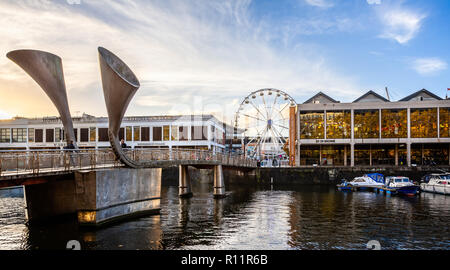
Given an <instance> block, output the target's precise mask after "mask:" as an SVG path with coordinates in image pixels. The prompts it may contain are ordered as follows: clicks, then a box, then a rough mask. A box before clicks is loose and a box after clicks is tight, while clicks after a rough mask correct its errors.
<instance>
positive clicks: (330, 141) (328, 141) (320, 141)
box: [316, 140, 336, 143]
mask: <svg viewBox="0 0 450 270" xmlns="http://www.w3.org/2000/svg"><path fill="white" fill-rule="evenodd" d="M335 142H336V140H316V143H335Z"/></svg>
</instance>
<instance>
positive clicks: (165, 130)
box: [163, 126, 170, 141]
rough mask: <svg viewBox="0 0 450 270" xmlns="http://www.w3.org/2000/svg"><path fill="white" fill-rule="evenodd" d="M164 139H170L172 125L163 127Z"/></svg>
mask: <svg viewBox="0 0 450 270" xmlns="http://www.w3.org/2000/svg"><path fill="white" fill-rule="evenodd" d="M163 140H164V141H169V140H170V126H164V127H163Z"/></svg>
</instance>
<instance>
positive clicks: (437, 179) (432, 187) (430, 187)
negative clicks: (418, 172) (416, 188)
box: [420, 173, 450, 195]
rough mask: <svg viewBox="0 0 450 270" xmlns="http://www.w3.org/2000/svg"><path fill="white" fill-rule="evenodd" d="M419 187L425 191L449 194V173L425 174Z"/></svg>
mask: <svg viewBox="0 0 450 270" xmlns="http://www.w3.org/2000/svg"><path fill="white" fill-rule="evenodd" d="M420 189H421V190H422V191H425V192H431V193H438V194H444V195H450V173H441V174H428V175H425V176H424V177H423V178H422V183H421V184H420Z"/></svg>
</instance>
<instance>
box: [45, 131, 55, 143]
mask: <svg viewBox="0 0 450 270" xmlns="http://www.w3.org/2000/svg"><path fill="white" fill-rule="evenodd" d="M45 142H48V143H49V142H55V130H54V129H53V128H52V129H46V130H45Z"/></svg>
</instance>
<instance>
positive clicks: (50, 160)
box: [0, 148, 256, 187]
mask: <svg viewBox="0 0 450 270" xmlns="http://www.w3.org/2000/svg"><path fill="white" fill-rule="evenodd" d="M124 153H125V155H126V156H127V157H128V158H129V159H131V160H136V161H141V160H145V161H146V164H148V166H147V167H148V168H164V167H169V166H177V165H183V166H194V167H199V168H201V167H212V166H216V165H222V166H224V167H239V168H256V161H255V160H253V159H249V158H245V157H244V156H243V155H238V154H231V153H218V152H213V151H208V150H194V149H148V148H137V149H125V150H124ZM122 166H124V165H123V164H122V163H121V162H120V161H119V160H118V159H117V158H116V156H115V154H114V151H113V150H112V149H77V150H29V151H0V181H2V180H11V179H20V178H30V177H37V176H49V175H58V174H66V173H69V172H73V171H77V170H96V169H103V168H114V167H122ZM0 187H1V185H0Z"/></svg>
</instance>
